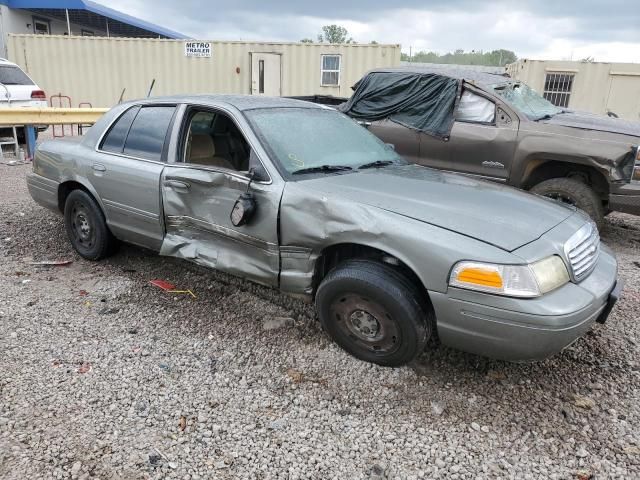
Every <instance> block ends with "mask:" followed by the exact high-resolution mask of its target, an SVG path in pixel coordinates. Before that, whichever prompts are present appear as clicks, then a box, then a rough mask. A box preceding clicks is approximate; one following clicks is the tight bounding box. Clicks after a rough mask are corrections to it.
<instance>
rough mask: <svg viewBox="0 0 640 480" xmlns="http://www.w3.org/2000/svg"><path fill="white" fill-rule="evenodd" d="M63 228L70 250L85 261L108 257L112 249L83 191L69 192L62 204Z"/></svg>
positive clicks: (96, 209) (112, 243)
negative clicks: (72, 249) (74, 251)
mask: <svg viewBox="0 0 640 480" xmlns="http://www.w3.org/2000/svg"><path fill="white" fill-rule="evenodd" d="M64 225H65V227H66V230H67V236H68V237H69V241H70V242H71V245H72V246H73V248H74V249H75V250H76V252H78V253H79V254H80V256H81V257H83V258H86V259H87V260H100V259H101V258H105V257H107V256H109V255H110V254H111V253H113V251H114V250H115V247H116V243H117V242H116V239H115V238H114V237H113V235H112V233H111V231H110V230H109V227H107V223H106V222H105V219H104V214H103V213H102V210H101V209H100V206H99V205H98V203H97V202H96V201H95V200H94V198H93V197H92V196H91V195H89V194H88V193H87V192H85V191H84V190H73V191H72V192H71V193H70V194H69V196H68V197H67V199H66V201H65V204H64Z"/></svg>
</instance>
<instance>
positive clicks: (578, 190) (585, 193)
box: [530, 178, 604, 228]
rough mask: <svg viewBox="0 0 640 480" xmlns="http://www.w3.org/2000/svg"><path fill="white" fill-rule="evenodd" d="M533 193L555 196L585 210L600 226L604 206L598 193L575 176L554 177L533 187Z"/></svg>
mask: <svg viewBox="0 0 640 480" xmlns="http://www.w3.org/2000/svg"><path fill="white" fill-rule="evenodd" d="M530 191H531V193H536V194H538V195H542V196H545V197H549V198H553V199H554V200H557V201H559V202H562V203H566V204H569V205H573V206H574V207H578V208H579V209H580V210H583V211H585V212H586V213H587V214H588V215H589V216H590V217H591V218H592V219H593V221H594V222H596V224H597V225H598V228H600V227H601V226H602V224H603V222H604V206H603V205H602V200H601V199H600V197H599V196H598V194H597V193H596V192H595V191H594V190H593V189H592V188H591V187H590V186H589V185H587V184H585V183H583V182H581V181H579V180H576V179H573V178H552V179H550V180H545V181H544V182H541V183H539V184H537V185H534V186H533V188H531V190H530Z"/></svg>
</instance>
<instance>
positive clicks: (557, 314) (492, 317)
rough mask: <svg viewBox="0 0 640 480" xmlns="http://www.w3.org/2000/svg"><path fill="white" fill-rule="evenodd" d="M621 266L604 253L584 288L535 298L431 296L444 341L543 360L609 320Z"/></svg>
mask: <svg viewBox="0 0 640 480" xmlns="http://www.w3.org/2000/svg"><path fill="white" fill-rule="evenodd" d="M620 288H621V287H620V286H619V285H617V263H616V260H615V258H614V256H613V254H612V253H611V252H610V250H609V249H608V248H606V247H603V248H602V251H601V253H600V257H599V259H598V263H597V265H596V267H595V269H594V270H593V272H592V273H591V274H590V275H589V276H588V277H587V278H585V279H584V280H583V281H582V282H580V283H579V284H574V283H568V284H566V285H564V286H563V287H561V288H559V289H557V290H555V291H553V292H551V293H548V294H546V295H543V296H541V297H539V298H535V299H517V298H506V297H500V296H497V295H487V294H483V293H478V292H473V291H470V290H463V289H458V288H449V290H448V292H447V293H437V292H429V295H430V297H431V301H432V304H433V307H434V310H435V314H436V319H437V329H438V336H439V338H440V341H441V342H442V343H443V344H445V345H448V346H450V347H453V348H456V349H460V350H464V351H467V352H471V353H475V354H478V355H483V356H486V357H492V358H497V359H502V360H509V361H532V360H542V359H544V358H547V357H549V356H551V355H553V354H555V353H558V352H559V351H561V350H562V349H563V348H564V347H566V346H567V345H569V344H571V343H573V342H574V341H575V340H576V339H578V338H579V337H580V336H582V335H583V334H584V333H585V332H587V331H588V330H589V329H590V328H591V327H592V325H593V324H594V323H595V322H596V321H600V322H603V321H604V320H606V318H604V319H603V318H602V317H606V316H608V314H609V312H610V311H611V308H613V303H615V299H617V295H618V294H619V290H620Z"/></svg>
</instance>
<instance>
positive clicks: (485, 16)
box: [110, 0, 640, 62]
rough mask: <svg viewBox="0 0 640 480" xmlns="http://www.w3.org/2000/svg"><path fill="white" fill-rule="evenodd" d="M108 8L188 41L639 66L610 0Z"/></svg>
mask: <svg viewBox="0 0 640 480" xmlns="http://www.w3.org/2000/svg"><path fill="white" fill-rule="evenodd" d="M110 6H111V7H112V8H117V9H120V10H122V11H124V12H127V13H129V14H132V15H134V16H138V17H140V18H143V19H145V20H149V21H151V22H154V23H157V24H160V25H163V26H165V27H167V28H170V29H173V30H177V31H179V32H182V33H185V34H187V35H190V36H193V37H194V38H203V39H205V38H206V39H216V40H217V39H220V40H238V39H242V40H260V41H266V40H272V41H298V40H300V39H301V38H313V39H315V38H316V36H317V34H318V33H319V32H320V29H321V27H322V25H326V24H331V23H337V24H340V25H343V26H345V27H346V28H347V29H348V30H349V32H350V34H351V35H352V36H353V37H354V38H355V39H356V40H357V41H360V42H364V43H367V42H370V41H372V40H376V41H378V42H380V43H393V44H397V43H399V44H401V45H402V47H403V51H405V52H408V51H409V48H410V47H411V49H412V50H413V51H418V50H433V51H437V52H440V53H445V52H447V51H452V50H454V49H456V48H462V49H465V50H472V49H474V50H493V49H497V48H506V49H509V50H513V51H515V52H516V54H517V55H518V56H519V57H527V58H548V59H565V58H571V57H573V58H574V59H579V58H584V57H587V56H593V57H595V58H596V60H598V61H627V62H640V28H638V27H637V26H638V24H639V23H640V22H639V21H640V9H638V6H637V4H635V2H631V1H621V0H610V1H607V2H603V1H601V0H583V1H578V0H575V1H569V0H564V1H558V0H540V1H535V0H530V1H526V0H486V1H485V2H482V3H479V2H477V1H475V2H474V1H471V0H434V1H430V2H425V1H424V0H420V1H419V0H398V1H396V2H389V1H388V0H384V1H382V0H369V1H366V2H365V1H352V2H345V1H344V0H324V1H322V2H300V1H291V0H274V1H268V2H265V1H264V0H262V1H258V0H240V1H236V2H220V1H217V0H216V1H212V2H208V1H206V0H183V1H181V2H173V1H170V0H155V1H154V2H153V8H151V9H150V8H149V3H148V0H112V1H111V2H110Z"/></svg>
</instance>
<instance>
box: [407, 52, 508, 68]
mask: <svg viewBox="0 0 640 480" xmlns="http://www.w3.org/2000/svg"><path fill="white" fill-rule="evenodd" d="M401 59H402V60H403V61H405V62H406V61H409V60H410V61H412V62H417V63H445V64H455V65H485V66H491V67H504V66H505V65H507V64H509V63H513V62H515V61H516V60H517V59H518V57H517V56H516V54H515V53H514V52H512V51H511V50H504V49H500V50H493V51H491V52H483V51H482V50H478V51H476V50H471V51H470V52H465V51H464V50H462V49H457V50H454V51H453V52H448V53H445V54H442V55H441V54H439V53H437V52H431V51H426V52H424V51H423V52H416V53H415V54H413V55H412V57H411V58H409V55H407V54H406V53H403V54H402V56H401Z"/></svg>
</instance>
